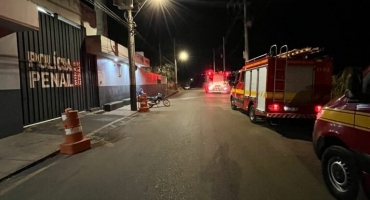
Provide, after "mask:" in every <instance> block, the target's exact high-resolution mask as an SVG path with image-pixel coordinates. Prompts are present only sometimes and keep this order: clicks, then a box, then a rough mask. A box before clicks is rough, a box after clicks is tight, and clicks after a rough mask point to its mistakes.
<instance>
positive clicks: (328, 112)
mask: <svg viewBox="0 0 370 200" xmlns="http://www.w3.org/2000/svg"><path fill="white" fill-rule="evenodd" d="M321 118H324V119H329V120H334V121H336V122H338V123H345V124H349V125H352V126H353V124H355V115H354V113H348V112H343V111H342V110H332V109H327V108H324V110H323V112H322V115H321Z"/></svg>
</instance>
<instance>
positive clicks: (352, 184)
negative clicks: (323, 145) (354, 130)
mask: <svg viewBox="0 0 370 200" xmlns="http://www.w3.org/2000/svg"><path fill="white" fill-rule="evenodd" d="M354 158H355V155H354V154H353V153H352V152H351V151H350V150H347V149H345V148H343V147H340V146H331V147H329V148H327V149H326V150H325V152H324V154H323V157H322V160H321V164H322V167H321V170H322V174H323V177H324V181H325V184H326V186H327V188H328V189H329V191H330V193H331V194H332V195H333V196H334V197H335V198H336V199H338V200H350V199H356V198H357V195H358V191H359V187H360V177H361V175H360V173H359V170H358V168H357V165H356V160H355V159H354Z"/></svg>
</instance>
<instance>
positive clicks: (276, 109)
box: [268, 103, 280, 111]
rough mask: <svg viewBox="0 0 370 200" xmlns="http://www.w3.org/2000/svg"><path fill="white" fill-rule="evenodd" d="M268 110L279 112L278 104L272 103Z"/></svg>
mask: <svg viewBox="0 0 370 200" xmlns="http://www.w3.org/2000/svg"><path fill="white" fill-rule="evenodd" d="M268 109H269V110H270V111H279V110H280V105H279V104H276V103H274V104H271V105H269V106H268Z"/></svg>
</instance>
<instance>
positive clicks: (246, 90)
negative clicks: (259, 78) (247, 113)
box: [244, 71, 251, 97]
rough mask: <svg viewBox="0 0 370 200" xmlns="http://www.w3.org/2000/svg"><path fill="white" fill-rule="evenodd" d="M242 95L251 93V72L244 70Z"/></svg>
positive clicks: (247, 95)
mask: <svg viewBox="0 0 370 200" xmlns="http://www.w3.org/2000/svg"><path fill="white" fill-rule="evenodd" d="M244 87H245V88H244V95H245V96H246V97H249V96H250V95H251V72H250V71H246V72H245V76H244Z"/></svg>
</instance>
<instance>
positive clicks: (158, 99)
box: [147, 93, 171, 108]
mask: <svg viewBox="0 0 370 200" xmlns="http://www.w3.org/2000/svg"><path fill="white" fill-rule="evenodd" d="M147 99H148V105H149V108H152V107H153V106H155V105H157V106H158V105H159V104H160V103H161V102H162V103H163V105H164V106H166V107H169V106H170V105H171V102H170V100H168V99H167V98H166V97H163V95H162V94H161V93H158V95H157V96H154V97H148V98H147Z"/></svg>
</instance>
